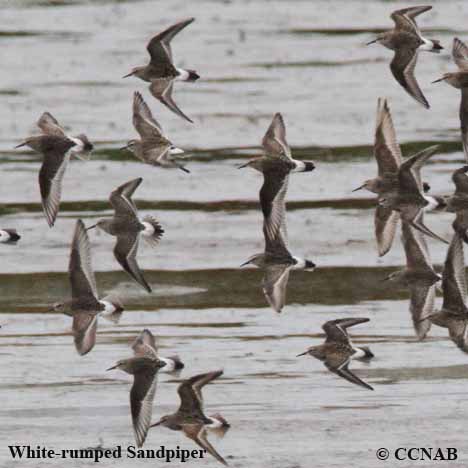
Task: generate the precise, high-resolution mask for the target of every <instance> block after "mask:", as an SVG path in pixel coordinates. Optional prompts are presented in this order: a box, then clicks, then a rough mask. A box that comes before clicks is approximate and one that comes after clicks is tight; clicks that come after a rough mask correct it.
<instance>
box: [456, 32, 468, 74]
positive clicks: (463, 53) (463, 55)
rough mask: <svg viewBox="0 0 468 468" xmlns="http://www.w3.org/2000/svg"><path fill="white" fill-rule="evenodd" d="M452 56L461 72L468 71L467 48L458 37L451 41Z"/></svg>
mask: <svg viewBox="0 0 468 468" xmlns="http://www.w3.org/2000/svg"><path fill="white" fill-rule="evenodd" d="M452 56H453V60H454V61H455V63H456V64H457V66H458V68H459V69H460V70H461V71H468V47H467V46H466V45H465V44H464V43H463V42H462V41H460V39H458V37H455V38H454V39H453V46H452Z"/></svg>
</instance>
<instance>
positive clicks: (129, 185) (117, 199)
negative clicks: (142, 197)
mask: <svg viewBox="0 0 468 468" xmlns="http://www.w3.org/2000/svg"><path fill="white" fill-rule="evenodd" d="M142 182H143V179H142V178H141V177H139V178H137V179H133V180H130V181H129V182H126V183H125V184H122V185H120V186H119V187H117V188H116V189H115V190H113V191H112V193H111V194H110V197H109V201H110V204H111V205H112V207H113V208H114V210H115V215H116V216H126V217H132V218H133V217H136V216H137V209H136V206H135V203H134V202H133V200H132V195H133V193H134V192H135V190H136V189H137V188H138V187H139V185H140V184H141V183H142Z"/></svg>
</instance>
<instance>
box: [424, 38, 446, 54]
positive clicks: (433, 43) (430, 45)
mask: <svg viewBox="0 0 468 468" xmlns="http://www.w3.org/2000/svg"><path fill="white" fill-rule="evenodd" d="M424 41H425V44H424V45H423V46H422V50H426V51H428V52H434V53H435V54H439V53H440V51H441V50H442V49H443V47H442V46H441V45H440V41H438V40H437V39H425V40H424Z"/></svg>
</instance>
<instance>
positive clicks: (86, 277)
mask: <svg viewBox="0 0 468 468" xmlns="http://www.w3.org/2000/svg"><path fill="white" fill-rule="evenodd" d="M68 274H69V277H70V283H71V290H72V298H73V299H86V300H88V301H95V302H97V300H98V292H97V287H96V278H95V276H94V271H93V267H92V265H91V248H90V244H89V238H88V233H87V231H86V228H85V226H84V224H83V221H82V220H81V219H79V220H78V221H77V222H76V225H75V233H74V235H73V241H72V245H71V252H70V262H69V265H68Z"/></svg>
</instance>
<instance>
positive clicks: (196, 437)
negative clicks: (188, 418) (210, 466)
mask: <svg viewBox="0 0 468 468" xmlns="http://www.w3.org/2000/svg"><path fill="white" fill-rule="evenodd" d="M182 431H183V432H184V434H185V435H186V436H187V437H188V438H189V439H192V440H193V441H194V442H195V443H196V444H197V445H198V446H200V447H201V448H202V449H203V450H205V451H206V452H208V453H209V454H210V455H212V456H213V457H214V458H216V460H218V461H219V462H220V463H222V464H223V465H225V466H228V464H227V462H226V460H225V459H224V458H223V457H222V456H221V455H220V454H219V453H218V452H217V451H216V449H215V448H214V447H213V446H212V445H211V443H210V442H209V441H208V439H207V430H206V428H205V427H204V426H203V424H183V425H182Z"/></svg>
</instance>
